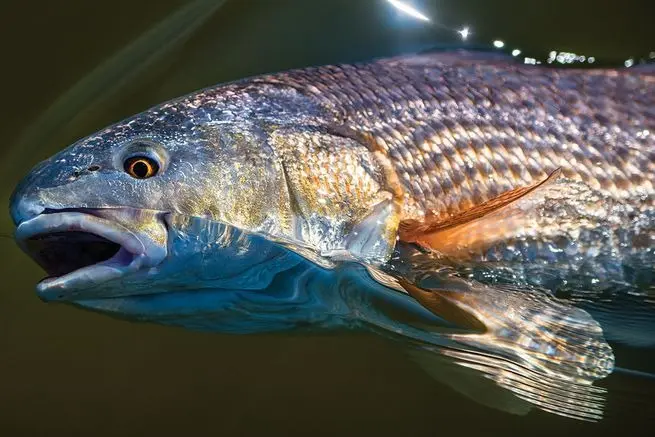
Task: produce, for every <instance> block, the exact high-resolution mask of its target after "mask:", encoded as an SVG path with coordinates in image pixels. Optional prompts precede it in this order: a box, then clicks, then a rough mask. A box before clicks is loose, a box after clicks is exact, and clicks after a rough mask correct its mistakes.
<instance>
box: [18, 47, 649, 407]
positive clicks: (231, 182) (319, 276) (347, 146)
mask: <svg viewBox="0 0 655 437" xmlns="http://www.w3.org/2000/svg"><path fill="white" fill-rule="evenodd" d="M654 92H655V91H654V87H653V75H652V74H651V73H649V72H646V71H644V72H641V71H634V72H633V71H630V72H626V71H619V70H593V71H579V70H556V69H548V70H546V69H539V68H536V67H530V66H522V65H516V64H513V63H510V62H508V61H506V60H501V59H498V58H497V57H487V56H485V55H480V54H471V53H466V52H464V53H441V54H426V55H419V56H406V57H399V58H392V59H385V60H379V61H376V62H372V63H368V64H360V65H345V66H327V67H318V68H310V69H303V70H294V71H290V72H285V73H278V74H271V75H265V76H259V77H255V78H251V79H245V80H242V81H238V82H235V83H232V84H227V85H223V86H218V87H215V88H210V89H207V90H203V91H200V92H198V93H195V94H192V95H189V96H186V97H182V98H180V99H177V100H174V101H171V102H167V103H164V104H162V105H160V106H157V107H155V108H152V109H150V110H148V111H145V112H143V113H141V114H139V115H136V116H134V117H132V118H130V119H127V120H125V121H123V122H120V123H118V124H116V125H114V126H110V127H108V128H106V129H104V130H102V131H100V132H98V133H97V134H95V135H92V136H90V137H88V138H85V139H82V140H80V141H79V142H77V143H75V144H74V145H72V146H71V147H70V148H68V149H66V150H64V151H62V152H61V153H59V154H57V155H55V156H54V157H52V158H50V159H49V160H47V161H45V162H43V163H41V164H40V165H38V166H37V167H36V168H35V169H34V170H33V171H32V172H31V173H30V174H29V175H28V176H27V177H26V178H25V180H24V181H23V182H22V183H21V184H20V185H19V186H18V187H17V189H16V191H15V193H14V195H13V197H12V204H11V213H12V217H13V219H14V221H15V223H16V225H17V231H16V237H17V240H18V242H19V244H20V245H21V247H22V248H23V249H24V250H25V251H26V252H27V253H28V254H29V255H31V256H32V257H33V258H34V260H35V261H36V262H37V263H39V264H40V265H41V266H42V267H43V268H44V269H45V270H46V271H47V272H48V275H49V277H48V278H46V279H44V280H43V281H41V282H40V283H39V284H38V286H37V292H38V294H39V295H40V296H41V297H42V298H43V299H44V300H47V301H63V302H67V303H71V304H74V305H78V306H82V307H85V308H90V309H94V310H96V311H101V312H105V313H109V314H113V315H116V316H121V317H126V318H129V319H134V320H143V321H151V322H156V323H164V324H172V325H178V326H184V327H187V328H193V329H204V330H212V331H221V332H233V333H249V332H262V331H285V330H286V331H289V330H301V329H334V328H350V329H369V330H374V331H377V332H380V333H382V334H384V335H387V336H389V337H392V338H394V339H398V340H401V341H402V342H403V344H404V345H406V346H407V348H408V349H409V350H410V352H409V353H410V355H411V356H412V357H413V358H414V359H415V360H416V361H417V362H418V363H419V364H420V365H421V366H422V367H424V368H425V369H426V371H427V372H428V373H429V374H430V375H432V376H434V377H435V378H437V379H440V380H443V381H444V383H446V384H449V385H451V386H452V387H453V388H454V389H455V390H458V391H460V392H461V393H463V394H465V395H467V396H469V397H471V398H474V399H476V400H477V401H480V402H483V403H485V404H487V405H490V406H493V407H496V408H500V409H503V410H506V411H510V412H514V413H525V412H527V411H528V410H529V409H530V408H532V407H533V406H536V407H539V408H541V409H543V410H546V411H550V412H554V413H557V414H561V415H565V416H570V417H574V418H579V419H588V420H595V419H599V418H601V417H602V410H603V392H604V391H603V389H601V388H598V387H596V386H594V384H593V383H594V382H595V381H597V380H599V379H602V378H603V377H605V376H607V375H608V374H610V373H611V372H612V370H613V368H614V355H613V352H612V349H611V348H610V346H609V345H608V343H607V341H606V335H614V334H615V332H613V331H612V329H613V328H614V327H613V326H612V324H611V323H609V324H608V325H607V326H608V327H609V329H608V330H606V331H604V330H603V329H602V327H601V325H600V324H599V323H598V321H597V320H595V319H594V318H593V317H592V314H593V313H594V311H595V310H596V308H597V307H596V306H595V304H594V297H595V296H594V292H595V291H598V290H599V283H600V282H602V283H603V284H606V283H608V282H616V283H621V284H624V285H625V287H626V293H629V294H630V295H631V296H632V295H634V296H637V299H638V300H639V303H640V304H641V305H642V307H644V308H647V309H650V305H651V304H650V301H649V300H648V296H647V292H644V291H643V290H644V288H643V284H644V283H646V284H648V283H649V281H652V265H653V230H654V228H655V226H653V210H652V206H653V196H654V194H655V188H654V187H653V184H652V175H653V172H654V165H655V163H654V158H655V155H654V154H653V150H654V146H655V136H654V135H653V134H652V132H655V119H654V117H653V113H652V104H653V96H654ZM642 266H643V268H642ZM628 267H629V268H628ZM587 290H589V292H588V293H587ZM557 293H559V294H560V297H561V296H562V295H566V294H567V293H568V294H569V295H570V296H571V297H574V298H575V300H576V301H580V300H586V301H588V302H587V303H590V305H587V306H585V307H584V309H583V308H581V307H579V306H577V305H573V299H571V300H566V299H560V298H558V296H557ZM604 300H606V299H604ZM610 301H611V299H610ZM585 305H586V304H585ZM587 310H588V311H587ZM611 310H612V311H613V310H614V309H611ZM590 312H591V313H592V314H590ZM598 314H600V315H601V316H606V315H607V314H610V316H611V314H612V312H611V311H609V312H608V311H605V310H603V311H599V312H598ZM610 318H611V317H610ZM645 332H646V333H644V332H641V333H632V334H630V335H627V336H626V334H625V332H620V333H618V334H616V336H617V338H620V339H621V340H624V339H625V338H629V339H630V338H631V336H632V335H634V336H635V337H640V335H641V338H640V341H643V342H645V343H648V341H649V339H648V338H647V337H648V334H647V333H648V332H649V331H645ZM650 332H652V330H651V331H650Z"/></svg>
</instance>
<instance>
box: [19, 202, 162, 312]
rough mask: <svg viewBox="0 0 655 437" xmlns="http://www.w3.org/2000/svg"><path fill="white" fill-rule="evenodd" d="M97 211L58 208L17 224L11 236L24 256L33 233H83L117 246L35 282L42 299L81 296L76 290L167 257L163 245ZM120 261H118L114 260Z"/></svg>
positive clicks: (134, 270) (79, 290) (27, 251)
mask: <svg viewBox="0 0 655 437" xmlns="http://www.w3.org/2000/svg"><path fill="white" fill-rule="evenodd" d="M100 211H101V210H95V209H94V210H91V209H89V210H84V211H83V210H62V211H56V210H55V211H52V210H51V211H50V212H45V213H42V214H39V215H37V216H36V217H33V218H31V219H28V220H26V221H24V222H22V223H20V224H19V225H18V227H17V228H16V231H15V234H14V235H15V239H16V242H17V243H18V246H19V247H20V248H21V249H22V250H23V251H24V252H25V253H27V254H28V255H30V252H29V250H28V249H27V241H28V240H29V239H30V238H32V237H36V236H40V235H48V234H51V233H59V232H86V233H89V234H93V235H96V236H99V237H102V238H104V239H106V240H109V241H111V242H113V243H116V244H118V245H120V246H121V247H120V249H119V250H118V252H117V253H116V254H114V255H113V256H112V257H110V258H109V259H107V260H104V261H100V262H96V263H94V264H91V265H88V266H84V267H81V268H78V269H76V270H73V271H71V272H69V273H66V274H64V275H61V276H56V277H48V278H45V279H42V280H41V281H39V283H38V284H37V286H36V292H37V295H38V296H39V297H40V298H41V299H42V300H44V301H48V302H49V301H61V300H64V301H67V300H77V299H82V298H84V297H83V296H80V292H82V291H84V290H88V289H91V288H93V287H95V286H98V285H100V284H102V283H105V282H107V281H110V280H113V279H117V278H122V277H124V276H127V275H128V274H130V273H134V272H137V271H139V270H144V269H148V268H150V267H155V266H157V265H159V264H160V263H161V262H162V261H163V260H164V258H166V256H167V252H168V250H167V247H166V245H165V244H164V245H162V244H158V243H156V242H154V241H152V240H151V239H150V238H148V237H146V236H142V235H139V234H137V233H135V232H133V231H131V230H130V229H128V228H126V227H125V226H123V225H121V224H119V223H117V222H115V221H112V220H109V219H107V218H103V217H102V215H101V213H99V212H100ZM118 260H120V261H118Z"/></svg>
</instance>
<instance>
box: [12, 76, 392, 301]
mask: <svg viewBox="0 0 655 437" xmlns="http://www.w3.org/2000/svg"><path fill="white" fill-rule="evenodd" d="M260 91H261V90H257V91H256V92H241V93H231V92H230V91H229V88H227V89H222V90H221V92H220V93H218V94H212V93H203V92H201V93H198V94H195V95H190V96H187V97H184V98H181V99H178V100H176V101H172V102H169V103H165V104H163V105H160V106H158V107H155V108H152V109H150V110H148V111H145V112H143V113H141V114H138V115H136V116H134V117H132V118H129V119H127V120H124V121H122V122H119V123H117V124H115V125H113V126H110V127H108V128H106V129H104V130H102V131H99V132H98V133H96V134H94V135H91V136H89V137H87V138H84V139H82V140H80V141H78V142H76V143H75V144H73V145H71V146H69V147H68V148H67V149H65V150H63V151H61V152H59V153H58V154H56V155H54V156H53V157H51V158H50V159H48V160H46V161H44V162H42V163H40V164H39V165H37V166H36V167H35V168H34V169H33V170H32V171H31V172H30V174H28V175H27V177H26V178H25V179H24V180H23V181H22V182H21V183H20V184H19V186H18V187H17V188H16V190H15V192H14V194H13V195H12V198H11V206H10V209H11V215H12V217H13V220H14V222H15V224H16V225H17V230H16V239H17V241H18V243H19V245H20V246H21V248H22V249H23V250H24V251H25V252H27V253H28V254H29V255H30V256H31V257H32V258H33V259H34V260H35V261H36V262H37V263H38V264H40V265H41V266H42V267H43V268H44V269H45V270H46V272H47V273H48V275H49V277H48V278H46V279H44V280H42V281H41V282H40V283H39V284H38V285H37V293H38V294H39V295H40V296H41V297H42V298H43V299H46V300H53V299H54V300H75V299H85V298H96V297H112V296H113V297H115V296H123V295H126V294H143V293H151V292H152V293H154V292H155V291H157V292H161V291H165V289H166V287H169V288H171V287H172V288H176V287H178V288H179V287H181V286H183V285H184V284H182V282H184V281H185V280H184V279H181V277H180V276H179V275H178V276H174V275H170V274H169V275H168V276H166V275H167V273H166V272H169V270H170V267H171V266H172V265H177V266H179V265H181V262H180V259H181V258H183V257H187V258H189V259H191V258H193V256H194V255H197V254H198V253H200V252H202V253H204V255H203V256H204V257H209V256H211V257H213V258H214V259H215V260H216V259H218V260H219V261H220V259H226V257H229V256H232V255H230V253H229V251H228V252H225V251H223V252H221V250H219V251H218V252H214V253H209V251H211V250H213V249H216V248H217V246H216V245H215V244H214V243H215V241H211V240H203V242H202V244H196V245H194V246H193V247H192V246H189V245H186V246H184V247H185V249H184V251H180V250H176V248H174V247H173V243H174V242H175V241H177V242H180V241H182V240H183V239H180V238H172V235H173V234H175V235H178V236H179V235H185V234H186V233H187V232H186V230H185V227H189V226H196V227H197V221H196V222H194V223H195V224H193V225H191V224H190V223H191V221H189V220H185V219H183V218H196V219H201V220H204V221H205V222H206V223H210V222H216V223H221V224H224V225H226V226H229V227H230V228H235V229H237V230H238V231H240V232H245V233H246V234H248V235H250V234H257V235H263V236H264V240H263V241H264V242H266V243H270V245H281V246H284V247H286V248H292V251H294V252H295V253H300V254H302V255H303V256H304V257H306V258H310V259H312V260H313V261H316V262H318V263H319V264H320V263H323V264H322V265H324V266H330V265H331V264H330V263H331V261H329V260H328V261H326V260H327V258H329V256H332V257H333V258H334V259H337V258H339V257H343V253H355V254H357V253H363V252H367V251H368V249H369V247H371V245H373V244H377V242H378V239H377V238H371V233H373V234H375V233H378V232H379V231H380V230H379V229H378V228H379V227H380V226H383V227H385V226H386V223H387V222H393V220H387V219H386V218H387V217H388V216H392V215H393V214H392V213H391V212H390V211H392V210H393V206H390V204H391V203H390V202H389V201H388V198H387V197H385V195H384V193H382V194H381V189H380V187H379V184H377V183H376V182H375V180H372V181H369V179H371V177H373V179H374V178H375V177H377V176H378V173H379V171H378V170H377V169H373V170H371V169H369V168H368V167H371V166H373V167H374V164H372V163H371V162H369V161H370V159H369V157H367V156H363V157H362V156H360V157H357V156H354V157H350V158H352V159H350V160H349V164H348V165H349V166H350V167H349V168H350V169H351V170H353V171H356V170H357V169H356V168H355V167H357V166H358V165H360V164H362V163H363V164H366V165H365V166H368V167H367V168H366V169H365V170H364V173H366V175H369V173H370V174H372V175H373V176H370V175H369V179H366V178H363V179H362V180H365V181H368V182H366V183H364V184H363V185H365V186H367V187H372V188H371V189H368V191H367V190H363V191H362V190H359V189H354V188H357V187H358V184H350V185H349V186H345V187H346V188H344V189H343V190H342V191H344V192H345V191H347V192H348V193H356V195H350V194H349V195H348V196H350V197H348V196H345V195H342V194H340V193H338V192H337V193H336V194H335V191H334V190H332V189H331V188H330V187H327V188H326V183H325V180H324V179H321V178H318V179H316V178H314V179H316V180H315V181H314V182H312V183H308V180H309V181H311V180H313V179H312V176H313V175H307V173H306V172H307V171H308V170H309V171H316V172H318V173H321V172H323V173H326V170H325V168H326V166H327V164H328V163H329V162H335V156H337V159H336V160H337V161H338V154H339V153H340V152H341V151H343V150H337V149H339V147H341V148H342V149H343V148H344V147H345V146H344V145H343V144H341V146H339V147H336V146H335V147H336V149H335V151H333V152H330V153H332V155H331V156H328V157H327V158H325V153H326V152H325V150H322V151H318V152H316V153H319V154H320V153H323V156H324V158H325V159H323V160H322V161H320V162H319V163H318V164H317V165H318V166H319V167H321V168H322V169H323V170H321V168H318V167H316V166H314V167H311V168H306V167H304V166H303V165H300V164H299V162H301V161H302V160H303V159H305V158H307V157H306V156H298V155H294V154H293V153H292V152H291V151H293V150H296V149H298V147H300V146H299V145H298V144H296V143H294V142H293V141H291V139H293V138H296V139H297V138H314V140H315V139H316V138H317V137H316V135H314V134H318V133H317V132H316V129H315V128H311V129H309V130H307V129H306V128H303V129H300V130H298V129H296V128H293V129H292V128H290V127H289V125H292V126H296V125H297V121H298V120H297V114H298V113H302V114H303V115H306V113H307V111H306V110H305V109H304V108H303V109H298V108H297V102H295V101H293V102H290V101H288V100H289V96H288V93H287V94H285V95H284V96H283V97H279V96H278V97H276V96H275V95H273V96H271V95H270V93H269V95H265V97H262V95H263V94H266V93H261V92H260ZM282 98H284V99H286V100H284V101H282V100H281V99H282ZM294 99H295V97H293V96H292V97H291V100H294ZM294 105H296V106H295V107H296V109H295V110H293V111H291V110H290V109H289V108H293V107H294ZM271 108H282V109H275V110H274V109H271ZM290 112H294V113H295V114H296V119H294V118H293V117H290V116H289V113H290ZM282 124H286V125H285V126H282ZM308 135H309V137H308ZM342 142H343V141H342ZM297 146H298V147H297ZM300 148H301V149H303V148H302V147H300ZM303 150H305V151H307V150H309V149H308V148H307V147H305V148H304V149H303ZM326 150H327V149H326ZM309 151H310V152H311V153H314V152H312V151H311V150H309ZM358 153H359V152H358ZM362 154H365V153H364V152H362ZM305 160H306V161H308V162H309V161H311V159H305ZM353 160H354V161H353ZM364 161H366V162H364ZM353 162H355V164H353ZM363 164H362V165H363ZM327 167H329V166H327ZM332 167H333V168H334V167H338V166H335V165H333V166H332ZM327 173H329V171H327ZM329 176H330V180H331V181H335V180H338V179H339V178H338V177H337V175H335V174H330V175H329ZM319 179H320V180H319ZM341 179H343V178H342V177H341ZM328 185H329V184H328ZM359 185H362V184H361V183H360V184H359ZM353 187H354V188H353ZM321 190H324V191H325V190H327V191H326V193H327V194H325V196H323V197H326V198H327V200H322V199H321V198H319V197H321V196H318V195H317V194H316V193H317V192H319V191H321ZM337 191H338V190H337ZM357 193H359V194H357ZM362 193H363V194H362ZM330 196H332V197H330ZM353 196H354V197H353ZM380 217H384V220H380ZM381 223H382V225H381ZM382 234H383V235H384V238H385V241H387V240H388V241H392V236H391V233H390V232H389V231H388V229H387V228H386V227H385V229H384V230H383V232H382ZM382 234H381V235H382ZM353 235H354V236H353ZM214 237H215V235H214ZM203 238H213V237H212V236H210V235H209V234H204V235H203ZM237 240H238V239H235V240H234V242H235V244H241V243H240V242H242V240H243V239H242V240H239V241H237ZM383 246H384V245H383ZM221 247H223V246H221ZM219 249H220V248H219ZM258 250H259V252H258V253H260V254H261V253H267V252H266V251H262V250H261V248H260V249H258ZM376 250H377V252H375V251H376ZM390 250H391V249H390V244H387V245H386V246H384V247H383V248H382V249H378V248H377V246H376V248H375V250H372V252H375V253H382V254H383V255H382V256H387V254H388V253H389V252H390ZM251 255H252V256H250V257H242V258H241V259H240V263H241V264H240V265H239V266H236V265H235V264H234V263H230V262H224V263H223V266H222V268H223V270H224V271H223V276H225V277H229V276H230V275H232V273H231V271H230V269H231V268H234V269H235V270H234V272H237V271H240V270H239V269H242V268H243V266H244V265H248V263H255V264H256V263H259V262H261V260H259V258H258V257H257V256H255V254H254V253H251ZM324 255H325V256H324ZM382 256H381V257H382ZM194 259H196V260H197V259H198V258H194ZM290 265H293V263H291V264H290ZM198 268H201V267H199V266H198ZM214 268H216V266H214ZM219 268H221V267H220V266H219ZM173 270H175V269H173ZM169 273H170V272H169ZM235 274H236V273H235ZM271 274H272V273H271ZM175 278H177V279H175ZM176 280H177V281H178V283H175V281H176ZM246 282H247V281H246ZM233 285H234V284H233Z"/></svg>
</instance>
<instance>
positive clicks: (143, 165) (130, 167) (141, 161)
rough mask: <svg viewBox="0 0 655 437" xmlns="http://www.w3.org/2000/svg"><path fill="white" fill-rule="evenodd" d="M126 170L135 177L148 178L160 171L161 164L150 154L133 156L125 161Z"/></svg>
mask: <svg viewBox="0 0 655 437" xmlns="http://www.w3.org/2000/svg"><path fill="white" fill-rule="evenodd" d="M123 168H124V169H125V172H126V173H127V174H129V175H130V176H132V177H133V178H135V179H148V178H151V177H153V176H155V175H156V174H157V173H158V172H159V164H158V163H157V161H155V160H154V159H152V158H150V157H149V156H132V157H130V158H127V159H126V160H125V162H124V163H123Z"/></svg>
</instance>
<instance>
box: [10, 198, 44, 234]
mask: <svg viewBox="0 0 655 437" xmlns="http://www.w3.org/2000/svg"><path fill="white" fill-rule="evenodd" d="M45 209H46V207H45V205H44V203H43V200H42V199H40V198H39V197H38V196H37V195H36V193H32V194H26V193H23V192H21V190H20V189H18V190H16V191H15V192H14V194H13V195H12V196H11V200H10V203H9V214H10V215H11V219H12V220H13V221H14V225H15V226H18V225H19V224H21V223H23V222H25V221H27V220H30V219H32V218H34V217H36V216H38V215H39V214H41V213H43V211H45Z"/></svg>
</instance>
